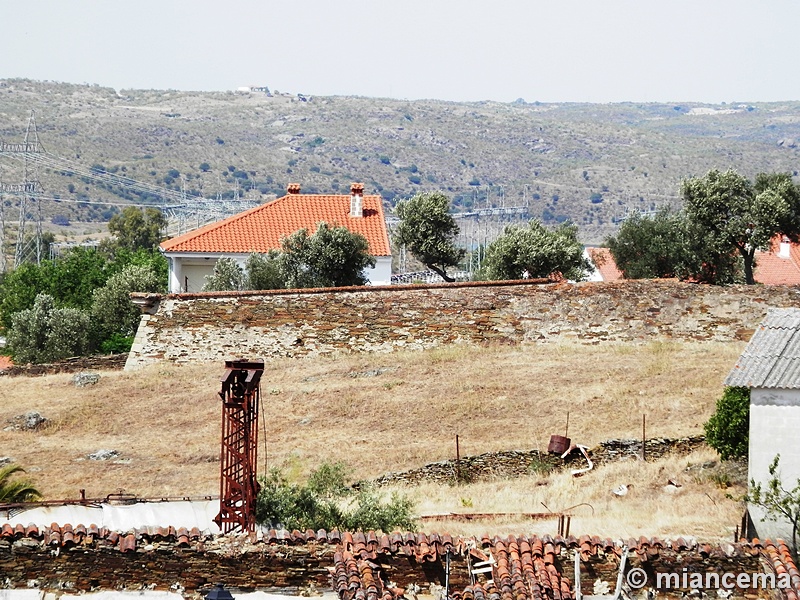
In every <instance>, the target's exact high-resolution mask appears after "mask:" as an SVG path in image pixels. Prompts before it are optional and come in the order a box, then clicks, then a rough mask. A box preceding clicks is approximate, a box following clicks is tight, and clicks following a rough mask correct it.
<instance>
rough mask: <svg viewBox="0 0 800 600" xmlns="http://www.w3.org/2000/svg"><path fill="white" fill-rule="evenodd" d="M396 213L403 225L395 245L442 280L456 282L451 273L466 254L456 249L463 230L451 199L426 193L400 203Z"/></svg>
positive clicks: (397, 231)
mask: <svg viewBox="0 0 800 600" xmlns="http://www.w3.org/2000/svg"><path fill="white" fill-rule="evenodd" d="M396 212H397V216H398V218H399V219H400V223H399V224H398V225H397V228H396V229H395V232H394V237H395V241H396V242H397V243H398V244H399V245H401V246H405V247H406V248H408V250H409V251H410V252H411V254H413V255H414V257H415V258H416V259H417V260H419V261H420V262H421V263H422V264H423V265H425V266H426V267H428V268H429V269H431V270H432V271H434V272H435V273H437V274H438V275H440V276H441V278H442V279H444V280H445V281H455V278H453V277H451V276H449V275H448V274H447V269H448V268H450V267H455V266H457V265H458V263H459V262H460V261H461V259H462V258H464V254H465V252H466V251H465V250H464V249H463V248H457V247H456V245H455V238H456V236H457V235H458V231H459V228H458V224H457V223H456V221H455V219H454V218H453V215H451V214H450V199H449V198H448V197H447V196H445V195H444V194H442V193H441V192H423V193H420V194H416V195H415V196H414V197H412V198H410V199H408V200H401V201H400V202H398V203H397V208H396Z"/></svg>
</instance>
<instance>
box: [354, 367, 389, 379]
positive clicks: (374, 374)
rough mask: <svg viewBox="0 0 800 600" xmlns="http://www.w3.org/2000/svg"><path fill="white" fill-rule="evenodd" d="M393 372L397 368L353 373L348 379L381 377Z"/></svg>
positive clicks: (380, 368) (381, 368) (382, 368)
mask: <svg viewBox="0 0 800 600" xmlns="http://www.w3.org/2000/svg"><path fill="white" fill-rule="evenodd" d="M395 370H397V367H379V368H377V369H369V370H368V371H353V372H352V373H350V377H377V376H378V375H383V374H384V373H389V372H391V371H395Z"/></svg>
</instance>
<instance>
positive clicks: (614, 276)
mask: <svg viewBox="0 0 800 600" xmlns="http://www.w3.org/2000/svg"><path fill="white" fill-rule="evenodd" d="M586 251H587V252H588V253H589V258H591V259H592V262H593V263H594V266H595V267H596V268H597V270H598V271H599V273H600V276H601V277H602V278H603V281H617V280H618V279H622V278H623V275H622V271H620V270H619V269H618V268H617V263H615V262H614V257H613V256H612V255H611V250H609V249H608V248H586Z"/></svg>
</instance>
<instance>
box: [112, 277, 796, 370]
mask: <svg viewBox="0 0 800 600" xmlns="http://www.w3.org/2000/svg"><path fill="white" fill-rule="evenodd" d="M134 296H136V295H134ZM135 299H136V300H139V301H140V302H141V303H142V304H145V305H149V308H148V309H147V311H148V313H149V314H145V315H144V316H143V318H142V323H141V325H140V326H139V331H138V333H137V336H136V340H135V342H134V347H133V348H132V350H131V353H130V355H129V358H128V362H127V364H126V368H129V369H130V368H135V367H137V366H140V365H144V364H147V363H151V362H158V361H164V360H167V361H175V362H184V361H190V360H215V361H218V360H223V359H226V358H233V357H239V356H245V357H263V358H266V359H269V358H276V357H284V356H291V357H300V356H313V355H319V354H330V353H335V352H345V353H351V352H388V351H392V350H395V349H400V348H409V349H424V348H430V347H434V346H439V345H445V344H458V343H468V344H480V343H511V344H520V343H526V342H527V343H531V342H550V341H558V340H575V341H579V342H582V343H587V344H597V343H602V342H606V341H626V342H636V341H650V340H654V339H662V340H669V339H677V340H698V341H741V340H747V339H749V337H750V335H751V334H752V332H753V330H754V329H755V328H756V326H757V325H758V323H759V322H760V321H761V320H762V319H763V318H764V316H765V314H766V311H767V308H769V307H795V306H800V289H799V288H795V287H785V286H731V287H717V286H708V285H697V284H690V283H682V282H678V281H671V280H652V281H620V282H613V283H594V282H592V283H589V282H586V283H578V284H569V283H551V284H543V283H542V282H539V281H517V282H473V283H465V284H439V285H428V286H417V285H408V286H391V287H364V288H337V289H324V290H305V291H285V290H280V291H273V292H216V293H204V294H177V295H167V296H148V297H145V296H144V295H142V296H141V297H140V298H135Z"/></svg>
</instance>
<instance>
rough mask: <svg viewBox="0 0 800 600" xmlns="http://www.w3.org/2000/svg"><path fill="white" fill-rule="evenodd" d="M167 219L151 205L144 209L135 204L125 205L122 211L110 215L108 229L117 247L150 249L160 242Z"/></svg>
mask: <svg viewBox="0 0 800 600" xmlns="http://www.w3.org/2000/svg"><path fill="white" fill-rule="evenodd" d="M166 226H167V219H166V218H165V217H164V215H163V213H162V212H161V211H160V210H159V209H157V208H153V207H148V208H145V209H144V210H142V209H140V208H137V207H135V206H126V207H125V208H123V209H122V212H121V213H119V214H116V215H114V216H113V217H111V220H110V221H109V222H108V230H109V231H110V232H111V233H112V235H113V236H114V239H115V244H116V246H117V247H119V248H126V249H128V250H132V251H134V250H139V249H146V250H150V249H153V248H155V247H156V246H158V244H160V243H161V239H162V236H163V232H164V229H165V228H166Z"/></svg>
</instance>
